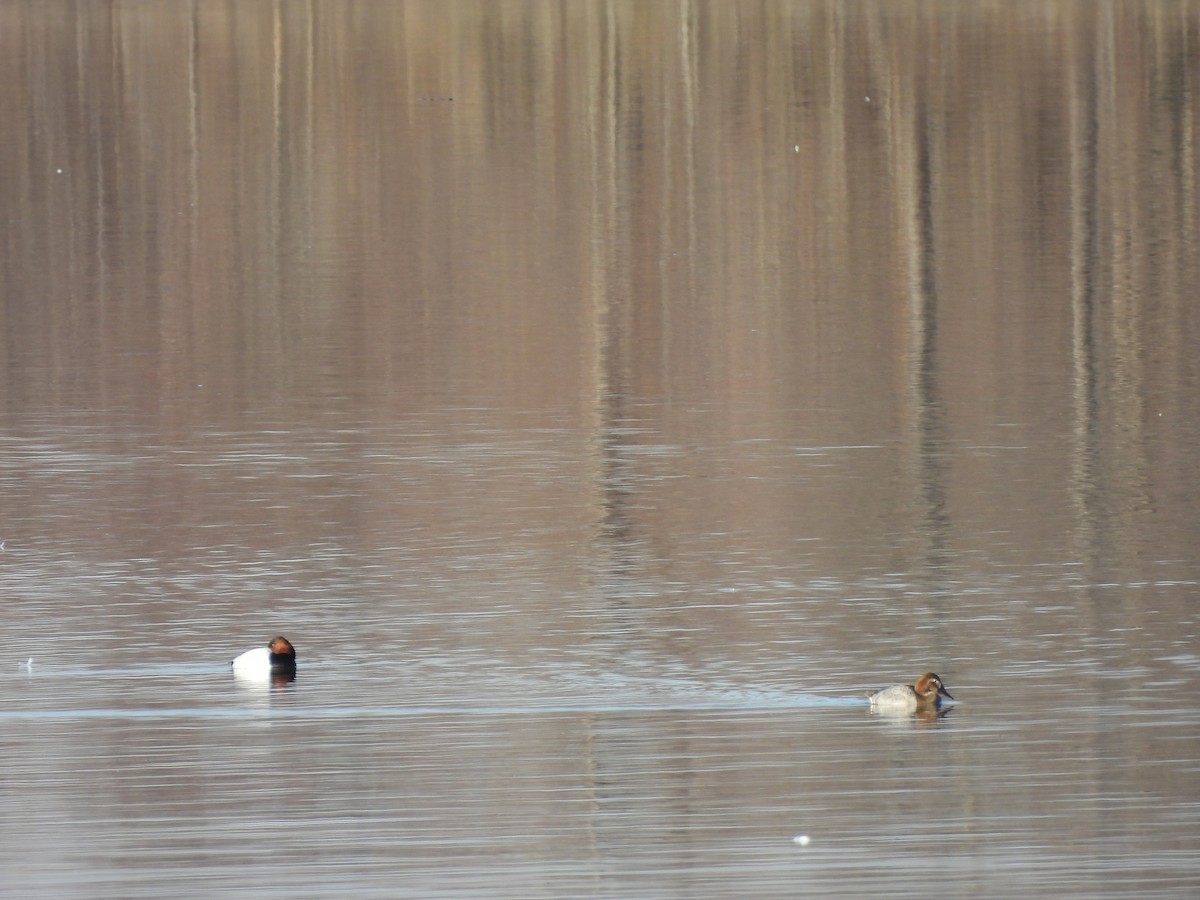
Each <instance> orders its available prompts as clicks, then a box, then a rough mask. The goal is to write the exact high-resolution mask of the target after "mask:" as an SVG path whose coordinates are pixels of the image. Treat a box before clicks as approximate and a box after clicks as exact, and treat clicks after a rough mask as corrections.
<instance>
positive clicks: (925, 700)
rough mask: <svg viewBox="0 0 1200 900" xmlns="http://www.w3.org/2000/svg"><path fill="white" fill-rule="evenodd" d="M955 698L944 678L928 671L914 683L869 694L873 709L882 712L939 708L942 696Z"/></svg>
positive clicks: (921, 710) (894, 686) (910, 711)
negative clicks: (943, 682)
mask: <svg viewBox="0 0 1200 900" xmlns="http://www.w3.org/2000/svg"><path fill="white" fill-rule="evenodd" d="M943 697H944V698H946V699H947V700H953V699H954V698H953V697H952V696H950V692H949V691H948V690H946V686H945V685H943V684H942V679H941V678H939V677H938V676H937V675H936V674H934V673H933V672H926V673H925V674H924V675H922V676H921V677H920V678H918V679H917V680H916V681H915V682H914V683H913V684H895V685H892V686H891V687H888V688H884V689H883V690H880V691H876V692H875V693H873V694H871V695H870V696H869V698H868V699H869V700H870V701H871V709H872V710H874V711H875V712H881V713H915V712H930V711H934V710H937V709H938V708H939V707H940V706H941V705H942V702H943V701H942V698H943Z"/></svg>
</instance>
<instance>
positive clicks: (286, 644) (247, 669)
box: [233, 636, 296, 682]
mask: <svg viewBox="0 0 1200 900" xmlns="http://www.w3.org/2000/svg"><path fill="white" fill-rule="evenodd" d="M233 674H234V675H237V676H238V677H239V678H249V679H255V680H265V679H270V680H271V681H273V682H274V681H279V680H284V681H291V680H292V679H294V678H295V677H296V648H295V647H293V646H292V642H291V641H289V640H288V639H287V638H285V637H283V636H278V637H274V638H272V639H271V642H270V643H269V644H267V646H265V647H255V648H254V649H253V650H247V651H246V652H245V653H243V654H241V655H240V656H238V657H237V658H236V659H235V660H234V661H233Z"/></svg>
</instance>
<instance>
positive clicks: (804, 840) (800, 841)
mask: <svg viewBox="0 0 1200 900" xmlns="http://www.w3.org/2000/svg"><path fill="white" fill-rule="evenodd" d="M811 840H812V839H811V838H810V837H809V836H808V835H807V834H798V835H796V836H795V837H794V838H792V843H793V844H795V845H796V846H798V847H807V846H808V844H809V842H810V841H811Z"/></svg>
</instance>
